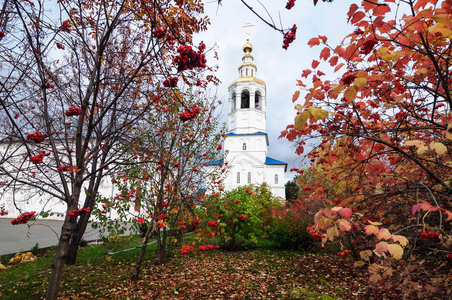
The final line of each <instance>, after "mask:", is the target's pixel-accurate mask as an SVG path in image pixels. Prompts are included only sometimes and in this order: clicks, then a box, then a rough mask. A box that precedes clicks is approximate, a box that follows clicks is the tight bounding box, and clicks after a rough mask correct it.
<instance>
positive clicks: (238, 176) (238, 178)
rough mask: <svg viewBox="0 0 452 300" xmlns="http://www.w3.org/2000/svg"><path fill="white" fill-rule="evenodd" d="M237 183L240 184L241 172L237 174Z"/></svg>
mask: <svg viewBox="0 0 452 300" xmlns="http://www.w3.org/2000/svg"><path fill="white" fill-rule="evenodd" d="M237 183H240V172H237Z"/></svg>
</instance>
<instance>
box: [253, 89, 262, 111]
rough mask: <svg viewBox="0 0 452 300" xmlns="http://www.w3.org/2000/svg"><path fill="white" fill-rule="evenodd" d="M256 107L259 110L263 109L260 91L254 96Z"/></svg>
mask: <svg viewBox="0 0 452 300" xmlns="http://www.w3.org/2000/svg"><path fill="white" fill-rule="evenodd" d="M254 108H256V109H258V110H261V109H262V104H261V94H260V93H256V95H255V96H254Z"/></svg>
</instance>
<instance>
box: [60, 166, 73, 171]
mask: <svg viewBox="0 0 452 300" xmlns="http://www.w3.org/2000/svg"><path fill="white" fill-rule="evenodd" d="M70 170H71V169H70V168H69V166H61V167H58V168H57V171H58V172H67V171H70Z"/></svg>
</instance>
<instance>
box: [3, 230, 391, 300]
mask: <svg viewBox="0 0 452 300" xmlns="http://www.w3.org/2000/svg"><path fill="white" fill-rule="evenodd" d="M138 242H139V240H138V239H136V238H130V239H127V238H126V239H125V240H124V241H123V242H121V243H115V244H114V245H111V244H107V245H102V246H88V247H85V248H83V249H82V250H81V251H80V253H79V256H78V262H79V263H78V264H77V265H75V266H67V267H65V273H64V278H63V282H62V284H61V288H60V298H61V299H347V298H349V299H374V298H375V299H377V298H380V299H381V297H380V296H381V292H382V291H381V290H376V289H375V288H373V287H371V286H369V285H368V282H367V274H366V273H365V271H362V270H356V269H354V268H352V267H350V266H352V265H353V261H352V260H351V259H350V258H346V259H343V258H340V257H337V256H335V255H313V254H306V253H302V252H295V251H283V250H276V249H272V248H268V247H266V248H262V247H261V248H257V249H252V250H248V251H240V252H226V251H223V250H212V251H208V252H199V251H197V250H195V251H194V252H193V253H190V254H187V255H179V254H175V255H174V256H173V258H171V259H170V260H169V261H168V262H167V263H165V264H164V265H162V266H155V265H154V264H153V261H154V259H155V256H154V251H155V247H154V246H155V245H150V246H149V247H148V249H149V252H148V254H147V256H146V260H145V262H144V264H143V268H142V271H141V277H140V280H139V281H138V282H136V283H134V282H132V281H130V280H129V277H130V274H131V272H132V268H133V266H134V263H135V260H136V258H137V255H138V251H139V250H138V249H134V250H128V251H124V252H118V253H115V254H113V255H108V254H106V252H117V251H119V250H120V249H121V248H130V247H133V246H136V245H138ZM53 254H54V253H52V252H49V253H47V254H46V255H44V256H42V257H39V259H38V260H36V261H34V262H28V263H22V264H16V265H13V266H11V268H10V269H9V270H6V271H0V283H1V285H2V286H1V287H0V298H1V299H42V298H43V297H44V296H45V289H46V286H47V280H48V276H49V274H50V271H49V266H50V262H51V260H52V258H53ZM393 292H394V291H393ZM376 293H378V294H376ZM394 293H395V292H394ZM395 294H396V293H395ZM385 297H386V298H392V294H391V293H390V292H389V291H386V292H385ZM394 298H396V297H395V296H394Z"/></svg>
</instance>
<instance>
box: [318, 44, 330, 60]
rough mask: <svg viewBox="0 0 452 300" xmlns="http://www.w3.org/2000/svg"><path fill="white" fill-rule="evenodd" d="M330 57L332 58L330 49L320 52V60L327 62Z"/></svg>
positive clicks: (326, 48)
mask: <svg viewBox="0 0 452 300" xmlns="http://www.w3.org/2000/svg"><path fill="white" fill-rule="evenodd" d="M329 57H330V48H328V47H325V48H323V50H322V51H321V52H320V59H323V60H325V61H326V60H327V59H328V58H329Z"/></svg>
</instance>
